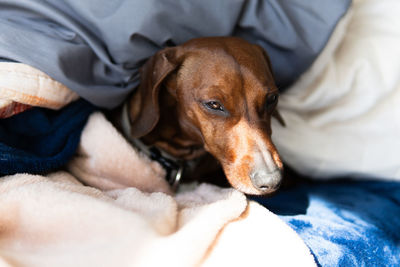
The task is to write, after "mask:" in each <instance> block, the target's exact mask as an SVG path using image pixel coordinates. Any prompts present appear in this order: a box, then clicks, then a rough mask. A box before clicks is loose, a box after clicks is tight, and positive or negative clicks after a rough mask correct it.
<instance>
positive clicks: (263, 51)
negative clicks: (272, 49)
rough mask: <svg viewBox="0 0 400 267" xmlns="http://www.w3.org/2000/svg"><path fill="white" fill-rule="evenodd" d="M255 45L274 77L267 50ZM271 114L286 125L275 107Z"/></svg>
mask: <svg viewBox="0 0 400 267" xmlns="http://www.w3.org/2000/svg"><path fill="white" fill-rule="evenodd" d="M254 46H255V47H257V49H259V50H261V53H262V54H263V56H264V59H265V61H266V62H267V65H268V68H269V70H270V72H271V75H272V77H273V78H274V79H275V75H274V70H273V69H272V64H271V60H270V59H269V56H268V54H267V52H265V50H264V48H262V47H261V46H259V45H254ZM272 116H273V117H274V118H275V119H277V120H278V122H279V123H280V124H281V125H282V126H283V127H286V123H285V121H284V119H283V118H282V115H281V114H280V113H279V111H278V110H277V109H275V110H274V112H273V113H272Z"/></svg>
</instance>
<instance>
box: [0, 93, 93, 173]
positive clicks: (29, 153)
mask: <svg viewBox="0 0 400 267" xmlns="http://www.w3.org/2000/svg"><path fill="white" fill-rule="evenodd" d="M93 110H94V107H93V106H92V105H91V104H89V103H88V102H86V101H84V100H78V101H76V102H74V103H72V104H70V105H68V106H67V107H65V108H63V109H61V110H58V111H54V110H49V109H44V108H33V109H31V110H28V111H25V112H23V113H21V114H18V115H15V116H13V117H11V118H8V119H2V120H0V176H1V175H10V174H15V173H34V174H38V173H45V172H48V171H51V170H55V169H57V168H59V167H61V166H62V165H64V164H65V163H66V162H67V161H68V160H69V159H70V158H71V157H72V156H73V154H74V153H75V150H76V148H77V147H78V144H79V140H80V135H81V132H82V129H83V127H84V126H85V124H86V121H87V118H88V117H89V115H90V114H91V113H92V111H93Z"/></svg>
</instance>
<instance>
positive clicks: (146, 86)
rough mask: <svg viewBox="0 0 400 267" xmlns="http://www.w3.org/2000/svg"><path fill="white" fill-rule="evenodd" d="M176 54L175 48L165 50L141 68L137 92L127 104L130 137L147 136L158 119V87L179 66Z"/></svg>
mask: <svg viewBox="0 0 400 267" xmlns="http://www.w3.org/2000/svg"><path fill="white" fill-rule="evenodd" d="M176 53H177V49H176V48H175V47H171V48H165V49H163V50H161V51H159V52H158V53H156V54H155V55H154V56H152V57H151V58H150V59H149V60H148V61H147V62H146V63H145V65H144V66H143V67H142V68H141V70H140V75H141V78H140V85H139V88H138V89H137V90H138V92H135V93H134V96H133V97H132V98H131V99H130V103H129V106H130V108H129V112H130V114H129V115H130V122H131V135H132V137H135V138H138V137H141V136H144V135H146V134H148V133H149V132H150V131H151V130H153V129H154V127H155V126H156V124H157V122H158V120H159V119H160V107H159V92H160V87H161V86H162V83H163V81H164V80H165V79H166V78H167V77H168V75H169V74H171V73H172V72H173V71H174V70H175V69H176V68H177V67H178V65H179V64H178V62H177V55H176Z"/></svg>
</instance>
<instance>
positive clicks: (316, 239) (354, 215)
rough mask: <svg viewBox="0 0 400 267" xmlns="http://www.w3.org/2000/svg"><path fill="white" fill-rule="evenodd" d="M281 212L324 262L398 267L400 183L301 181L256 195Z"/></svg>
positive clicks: (328, 263)
mask: <svg viewBox="0 0 400 267" xmlns="http://www.w3.org/2000/svg"><path fill="white" fill-rule="evenodd" d="M254 199H255V200H256V201H258V202H259V203H261V204H262V205H264V206H265V207H267V208H268V209H269V210H271V211H272V212H274V213H276V214H278V215H279V216H280V218H281V219H283V220H284V221H285V222H286V223H287V224H288V225H289V226H291V227H292V228H293V229H294V230H295V231H296V232H297V233H298V234H299V235H300V236H301V237H302V239H303V240H304V242H305V243H306V244H307V245H308V246H309V248H310V250H311V252H312V253H313V255H314V256H315V259H316V261H317V263H318V264H319V265H321V266H400V183H398V182H397V183H396V182H378V181H362V182H360V181H358V182H357V181H350V180H347V181H334V182H328V183H322V182H321V183H310V184H302V185H300V186H296V187H294V188H290V189H287V190H282V191H280V192H279V193H278V194H277V195H275V196H273V197H271V198H254Z"/></svg>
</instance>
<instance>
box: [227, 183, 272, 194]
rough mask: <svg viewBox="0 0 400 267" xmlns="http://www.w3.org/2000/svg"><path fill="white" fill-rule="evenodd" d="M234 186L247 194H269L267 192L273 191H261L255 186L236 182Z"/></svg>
mask: <svg viewBox="0 0 400 267" xmlns="http://www.w3.org/2000/svg"><path fill="white" fill-rule="evenodd" d="M232 187H233V188H235V189H236V190H238V191H240V192H242V193H244V194H247V195H255V196H261V195H267V194H270V193H272V192H265V191H260V190H258V189H256V188H255V187H252V186H244V185H241V184H235V185H232Z"/></svg>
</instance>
